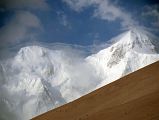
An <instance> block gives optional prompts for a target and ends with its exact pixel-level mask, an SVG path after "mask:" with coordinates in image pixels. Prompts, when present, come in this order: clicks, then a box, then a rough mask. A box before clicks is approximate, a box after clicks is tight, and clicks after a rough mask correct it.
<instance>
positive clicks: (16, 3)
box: [0, 0, 49, 10]
mask: <svg viewBox="0 0 159 120" xmlns="http://www.w3.org/2000/svg"><path fill="white" fill-rule="evenodd" d="M0 7H1V8H4V9H41V10H47V9H49V5H48V4H47V2H46V0H1V1H0Z"/></svg>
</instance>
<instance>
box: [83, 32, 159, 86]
mask: <svg viewBox="0 0 159 120" xmlns="http://www.w3.org/2000/svg"><path fill="white" fill-rule="evenodd" d="M156 39H157V38H155V37H154V36H153V35H151V34H150V33H147V32H145V31H138V30H130V31H128V32H125V33H123V34H122V35H119V36H118V37H117V38H116V39H115V40H113V41H114V43H113V44H112V45H111V46H110V47H108V48H106V49H104V50H101V51H99V52H98V53H97V54H94V55H91V56H89V57H87V58H86V60H87V61H88V62H89V63H90V64H91V65H92V66H94V69H95V70H96V72H95V73H96V74H97V76H101V84H100V85H99V87H101V86H103V85H105V84H108V83H110V82H112V81H114V80H116V79H118V78H120V77H122V76H124V75H126V74H128V73H131V72H133V71H136V70H138V69H140V68H142V67H144V66H146V65H148V64H150V63H153V62H155V61H157V60H159V54H158V51H159V42H158V41H157V40H156Z"/></svg>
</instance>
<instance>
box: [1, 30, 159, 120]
mask: <svg viewBox="0 0 159 120" xmlns="http://www.w3.org/2000/svg"><path fill="white" fill-rule="evenodd" d="M111 41H113V43H112V45H110V46H109V47H108V48H105V49H103V50H101V51H99V52H98V53H96V54H93V55H90V56H87V57H86V58H84V57H81V56H79V55H77V53H74V52H68V51H65V50H52V49H48V48H44V47H40V46H27V47H23V48H21V49H20V50H19V51H18V53H17V54H16V55H15V57H14V58H11V59H8V60H5V61H1V62H0V83H1V84H0V91H1V92H0V96H1V98H0V119H2V120H9V119H12V120H13V119H16V120H23V119H24V120H26V119H30V118H32V117H34V116H36V115H39V114H41V113H43V112H46V111H48V110H50V109H53V108H55V107H58V106H60V105H63V104H65V103H68V102H70V101H72V100H75V99H77V98H79V97H81V96H82V95H85V94H87V93H89V92H91V91H93V90H95V89H97V88H99V87H101V86H103V85H106V84H108V83H110V82H113V81H114V80H116V79H118V78H120V77H122V76H124V75H126V74H128V73H130V72H133V71H135V70H137V69H139V68H142V67H144V66H146V65H148V64H150V63H153V62H155V61H157V60H159V54H158V53H159V41H158V39H157V37H155V36H153V35H152V34H150V33H148V32H145V31H143V30H136V29H132V30H130V31H127V32H125V33H123V34H121V35H119V36H117V37H116V38H114V39H112V40H111ZM1 108H3V109H1Z"/></svg>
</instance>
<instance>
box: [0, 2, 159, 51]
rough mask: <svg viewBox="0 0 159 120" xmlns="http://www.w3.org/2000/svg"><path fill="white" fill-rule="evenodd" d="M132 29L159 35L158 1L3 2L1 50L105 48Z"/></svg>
mask: <svg viewBox="0 0 159 120" xmlns="http://www.w3.org/2000/svg"><path fill="white" fill-rule="evenodd" d="M132 27H141V28H143V29H145V30H148V31H151V32H152V33H153V34H156V35H158V34H159V31H158V30H159V3H158V2H157V0H1V1H0V48H7V47H10V46H16V45H17V44H19V43H26V42H30V43H32V42H36V41H37V42H42V43H65V44H76V45H82V46H88V45H93V44H101V43H105V42H106V41H108V40H110V39H111V38H112V37H114V36H116V35H118V34H120V33H122V32H123V31H126V30H128V29H130V28H132Z"/></svg>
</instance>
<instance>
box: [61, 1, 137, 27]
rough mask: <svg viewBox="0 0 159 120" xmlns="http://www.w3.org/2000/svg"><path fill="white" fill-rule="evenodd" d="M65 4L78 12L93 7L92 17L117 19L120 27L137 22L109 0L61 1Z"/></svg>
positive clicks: (108, 19)
mask: <svg viewBox="0 0 159 120" xmlns="http://www.w3.org/2000/svg"><path fill="white" fill-rule="evenodd" d="M63 1H64V2H65V3H67V4H68V5H69V6H70V7H71V8H72V9H73V10H75V11H77V12H80V11H82V10H84V9H85V8H87V7H90V6H93V7H94V9H95V10H94V13H93V16H94V17H97V18H100V19H103V20H107V21H115V20H117V19H119V20H121V25H122V26H123V27H129V26H133V25H136V24H137V22H136V21H134V20H133V18H132V17H131V15H130V14H128V13H127V12H125V11H124V10H123V9H122V8H120V7H118V6H117V5H115V4H113V3H111V2H110V1H109V0H63Z"/></svg>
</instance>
